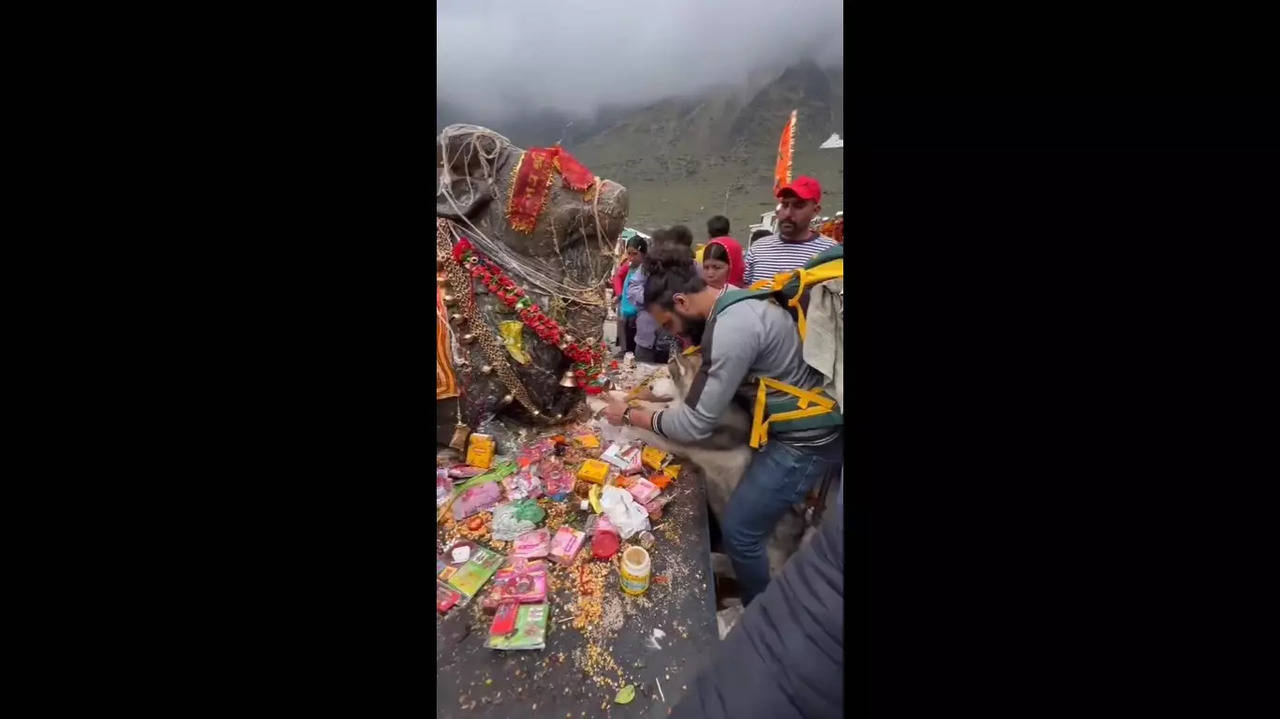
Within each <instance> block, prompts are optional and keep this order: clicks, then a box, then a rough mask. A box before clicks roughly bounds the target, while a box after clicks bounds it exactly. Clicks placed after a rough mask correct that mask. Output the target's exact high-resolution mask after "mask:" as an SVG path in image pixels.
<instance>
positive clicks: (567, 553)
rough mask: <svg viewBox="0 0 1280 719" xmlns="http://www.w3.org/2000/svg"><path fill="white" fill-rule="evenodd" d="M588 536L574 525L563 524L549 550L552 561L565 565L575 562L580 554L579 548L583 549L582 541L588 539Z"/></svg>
mask: <svg viewBox="0 0 1280 719" xmlns="http://www.w3.org/2000/svg"><path fill="white" fill-rule="evenodd" d="M586 537H587V535H586V534H585V533H583V532H580V531H578V530H576V529H574V528H573V527H570V526H567V525H562V526H561V527H560V529H558V530H557V531H556V535H555V536H554V537H553V538H552V539H551V549H550V551H549V552H548V556H549V557H550V558H551V560H552V561H554V562H558V563H560V564H563V565H565V566H568V565H570V564H573V559H574V557H576V556H578V550H580V549H582V543H583V542H584V541H586Z"/></svg>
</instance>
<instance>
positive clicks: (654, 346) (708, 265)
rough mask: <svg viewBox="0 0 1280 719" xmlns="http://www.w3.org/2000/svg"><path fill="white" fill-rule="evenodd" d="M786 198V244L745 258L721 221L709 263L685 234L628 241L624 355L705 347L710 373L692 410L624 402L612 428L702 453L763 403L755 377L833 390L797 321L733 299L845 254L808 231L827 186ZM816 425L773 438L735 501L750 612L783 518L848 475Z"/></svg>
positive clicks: (782, 212) (827, 431) (830, 428)
mask: <svg viewBox="0 0 1280 719" xmlns="http://www.w3.org/2000/svg"><path fill="white" fill-rule="evenodd" d="M777 197H778V200H779V202H780V203H781V204H780V209H779V210H778V231H777V234H770V235H769V236H766V237H762V238H760V239H758V240H756V241H755V242H753V243H751V244H750V248H749V249H748V250H747V251H746V252H745V253H744V252H743V249H742V246H741V245H740V244H739V243H738V241H737V240H735V239H734V238H733V237H731V236H730V234H729V232H730V225H729V220H728V219H727V218H725V217H723V216H719V215H717V216H716V217H712V218H711V219H710V220H709V221H708V222H707V235H708V241H707V243H706V244H705V245H704V246H703V247H702V249H701V251H700V253H699V254H700V257H698V256H697V255H695V253H694V252H693V249H692V244H693V236H692V233H690V231H689V230H688V228H686V227H684V226H682V225H677V226H675V227H672V228H669V229H664V230H658V231H657V232H655V233H654V234H653V236H652V238H651V242H646V241H645V240H644V239H643V238H640V237H633V238H632V239H631V240H630V241H629V242H628V245H627V258H626V261H625V262H624V263H623V266H622V267H620V268H619V270H618V272H617V273H616V274H615V275H614V289H615V291H616V292H617V293H618V296H619V299H618V302H619V318H620V319H619V322H620V327H619V337H620V338H621V340H620V342H621V343H622V346H621V347H620V351H623V352H634V353H635V357H636V359H637V360H640V361H642V362H651V363H663V362H666V361H667V359H668V358H669V356H670V354H671V352H672V351H673V350H678V349H679V348H680V347H687V346H694V345H696V346H698V347H700V351H701V353H702V363H701V367H700V369H699V371H698V374H697V375H696V376H695V378H694V380H693V381H692V384H691V385H690V389H689V392H688V394H687V396H686V398H685V401H684V402H683V403H682V404H679V405H677V406H675V407H673V408H670V409H666V410H662V411H658V412H652V413H650V412H647V411H644V410H641V409H636V408H631V407H628V406H627V405H626V403H625V402H620V401H619V402H616V403H614V404H613V405H611V406H610V407H609V408H608V410H607V411H606V416H607V417H608V418H609V420H610V421H611V422H614V423H615V424H633V425H640V426H643V427H646V428H648V429H650V430H651V431H653V432H655V433H657V434H661V435H663V436H666V437H669V438H671V439H673V440H675V441H678V442H683V443H688V444H695V443H697V442H698V441H700V440H705V439H706V438H707V437H709V436H710V435H711V433H712V431H713V430H714V428H715V427H716V424H717V422H718V421H719V419H720V417H721V415H722V414H723V413H724V412H725V411H726V410H727V409H728V407H729V405H730V403H731V402H733V401H735V399H739V398H741V399H750V398H752V397H754V394H755V390H756V388H755V386H754V385H752V384H751V383H750V382H749V381H748V379H749V378H754V377H769V378H772V379H774V380H777V381H779V382H783V383H786V384H788V385H792V386H795V387H800V388H804V389H811V388H815V387H819V386H821V385H822V384H823V381H824V380H823V376H822V373H821V372H819V371H818V370H816V369H814V368H813V367H811V366H810V365H809V364H808V363H806V362H805V359H804V356H803V352H802V346H801V345H802V340H801V337H800V335H799V333H798V332H797V330H796V323H795V321H794V319H793V317H792V315H791V314H789V313H788V312H787V311H786V310H785V309H783V308H782V307H781V306H779V305H778V304H776V303H773V302H743V301H738V300H739V299H751V298H756V297H759V295H758V294H752V293H735V294H734V295H726V293H728V292H730V291H731V290H743V289H746V288H749V287H750V286H751V285H753V284H755V283H757V282H761V281H765V280H772V279H773V278H774V277H775V276H776V275H778V274H779V273H784V272H788V271H791V270H795V269H798V268H800V267H802V266H804V265H805V264H806V263H807V262H809V260H811V259H812V258H813V257H815V256H816V255H818V254H819V253H820V252H823V251H824V250H827V249H829V248H831V247H833V246H835V244H836V243H835V241H834V240H832V239H831V238H829V237H824V236H822V235H820V234H818V233H816V232H814V231H813V230H812V229H811V227H810V226H811V223H812V221H813V219H814V218H815V217H816V216H817V214H818V212H819V211H820V210H821V201H822V188H821V186H820V185H819V184H818V182H817V180H814V179H812V178H809V177H799V178H797V179H796V180H795V181H794V182H792V183H790V184H787V185H784V186H783V187H781V188H780V189H779V191H778V193H777ZM698 260H700V262H699V261H698ZM748 406H749V405H748ZM837 418H838V415H837ZM813 424H814V423H813V422H809V423H806V424H805V425H804V426H797V427H796V428H795V429H790V430H789V431H788V428H787V427H785V426H782V427H775V429H778V430H780V431H777V432H776V434H771V435H770V441H768V442H767V443H766V444H765V446H764V447H763V449H762V450H761V451H760V452H758V453H757V454H756V455H755V456H754V457H753V459H752V462H751V464H750V466H749V467H748V468H747V471H746V473H745V474H744V475H743V478H742V480H741V482H740V484H739V485H738V487H737V489H736V490H735V491H734V493H733V495H732V497H731V498H730V500H729V505H728V508H727V510H726V513H725V517H724V523H723V526H722V532H723V535H724V538H725V548H726V553H727V554H728V555H729V558H730V559H731V560H732V562H733V565H734V572H735V575H736V578H737V581H738V586H739V587H740V589H741V591H742V600H743V605H744V606H747V605H749V604H750V602H751V601H752V600H753V599H754V598H755V597H756V596H757V595H758V594H760V593H761V592H762V591H764V588H765V586H766V585H767V584H768V583H769V563H768V559H767V557H766V555H765V542H766V538H767V537H768V536H769V534H770V533H771V532H772V531H773V529H774V526H775V525H776V524H777V523H778V521H779V520H780V519H781V517H782V515H783V513H784V512H786V511H787V509H788V508H789V507H791V506H792V505H793V504H795V503H796V502H798V501H801V500H802V499H803V498H804V497H805V495H806V494H807V493H808V492H809V491H810V490H811V489H812V488H813V487H814V486H815V485H816V484H817V483H818V482H819V481H820V480H821V479H822V478H824V477H825V476H827V475H829V474H831V473H832V472H838V471H839V468H840V466H841V456H842V443H841V442H840V437H841V432H842V427H841V425H840V424H839V423H838V422H836V423H832V422H830V421H829V422H826V423H818V424H817V426H811V425H813Z"/></svg>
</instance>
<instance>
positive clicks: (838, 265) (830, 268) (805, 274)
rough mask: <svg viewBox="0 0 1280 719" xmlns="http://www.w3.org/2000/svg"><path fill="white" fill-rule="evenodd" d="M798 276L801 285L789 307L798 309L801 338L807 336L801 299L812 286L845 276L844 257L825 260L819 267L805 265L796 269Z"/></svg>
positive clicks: (798, 328) (797, 323)
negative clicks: (808, 267) (806, 266)
mask: <svg viewBox="0 0 1280 719" xmlns="http://www.w3.org/2000/svg"><path fill="white" fill-rule="evenodd" d="M796 276H797V277H799V278H800V286H799V287H797V288H796V294H795V296H794V297H792V298H791V301H789V302H787V305H788V306H789V307H794V308H795V310H796V330H798V331H799V332H800V339H801V340H804V338H805V329H806V327H805V322H804V308H803V307H801V306H800V299H801V298H802V297H804V293H805V291H806V290H808V289H809V288H810V287H813V286H814V285H816V284H820V283H823V282H826V281H827V280H834V279H835V278H837V277H844V258H843V257H842V258H840V259H837V260H831V261H830V262H824V263H822V264H820V265H818V266H817V267H813V268H811V269H807V270H806V269H804V268H803V267H802V268H800V269H798V270H796Z"/></svg>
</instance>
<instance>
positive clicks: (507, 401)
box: [498, 394, 516, 407]
mask: <svg viewBox="0 0 1280 719" xmlns="http://www.w3.org/2000/svg"><path fill="white" fill-rule="evenodd" d="M515 399H516V398H515V397H513V396H511V395H509V394H508V395H503V397H502V401H501V402H499V403H498V404H499V405H501V406H503V407H505V406H507V405H509V404H511V403H512V402H514V401H515Z"/></svg>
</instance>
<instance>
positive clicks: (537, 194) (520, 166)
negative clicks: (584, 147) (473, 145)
mask: <svg viewBox="0 0 1280 719" xmlns="http://www.w3.org/2000/svg"><path fill="white" fill-rule="evenodd" d="M557 172H558V173H560V176H561V177H562V178H564V184H565V187H568V188H569V189H571V190H576V191H578V192H585V191H587V190H589V189H590V187H591V186H592V184H594V183H595V182H596V176H595V175H593V174H591V171H590V170H588V169H587V168H586V167H583V165H582V163H580V162H578V161H577V160H575V159H574V158H573V155H570V154H569V152H568V151H567V150H565V149H564V148H562V147H560V146H559V145H556V146H555V147H533V148H530V149H528V150H526V151H525V153H524V154H523V155H521V156H520V161H519V162H517V163H516V167H515V169H514V170H513V171H512V174H511V196H510V197H508V198H507V221H508V222H510V223H511V227H512V228H513V229H515V230H516V231H518V232H522V233H524V234H526V235H527V234H529V233H531V232H533V228H534V226H535V225H537V224H538V216H539V215H541V214H542V209H543V207H545V206H546V204H547V196H548V195H550V194H551V182H552V181H553V180H554V179H555V173H557Z"/></svg>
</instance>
